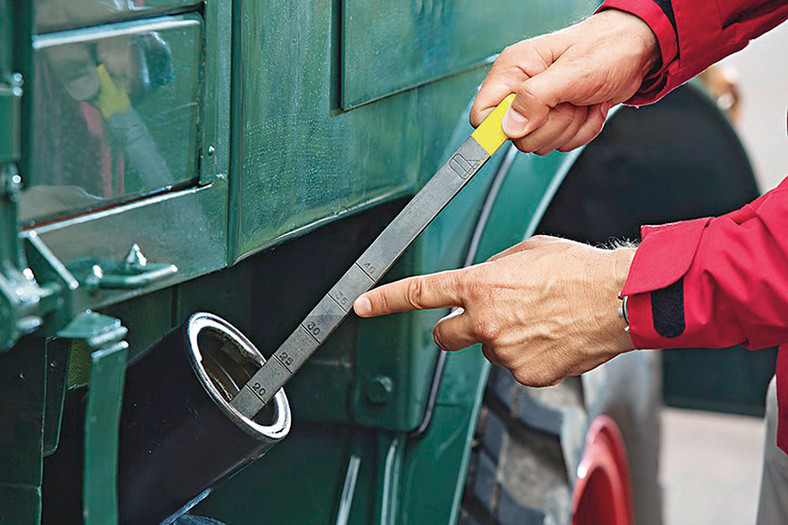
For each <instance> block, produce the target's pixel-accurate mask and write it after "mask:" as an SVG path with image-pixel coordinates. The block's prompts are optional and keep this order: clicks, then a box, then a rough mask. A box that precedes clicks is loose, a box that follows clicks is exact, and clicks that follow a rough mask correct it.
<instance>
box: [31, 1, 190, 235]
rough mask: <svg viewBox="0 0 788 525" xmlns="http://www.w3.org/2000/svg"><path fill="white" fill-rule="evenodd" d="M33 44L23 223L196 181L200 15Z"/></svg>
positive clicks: (59, 36) (39, 39) (74, 33)
mask: <svg viewBox="0 0 788 525" xmlns="http://www.w3.org/2000/svg"><path fill="white" fill-rule="evenodd" d="M34 47H35V50H36V51H35V55H34V62H35V70H36V78H37V82H36V83H35V85H34V86H33V89H32V92H31V96H32V97H33V98H34V99H35V102H34V107H35V109H34V115H33V122H32V129H33V142H32V148H31V152H30V163H29V171H28V172H26V173H25V174H24V182H25V189H24V191H23V192H22V196H21V200H20V212H19V214H20V220H21V221H22V222H29V221H41V220H42V219H51V218H52V217H53V216H58V215H63V214H64V213H65V214H68V213H70V214H72V215H73V214H74V213H75V212H77V211H82V210H86V209H91V208H101V207H106V206H108V205H110V204H112V203H115V202H118V201H120V200H124V199H125V200H128V199H129V198H131V197H134V196H139V195H142V194H146V193H152V192H155V191H161V190H163V189H167V188H169V187H171V186H178V185H183V184H185V183H187V182H188V181H192V180H196V179H197V176H198V173H197V162H198V152H197V139H198V137H197V123H198V117H199V98H200V95H201V88H200V76H201V72H200V69H201V63H202V60H203V57H202V48H203V35H202V18H201V17H199V16H197V15H185V16H176V17H165V18H156V19H152V20H146V21H144V22H130V23H119V24H113V25H106V26H98V27H91V28H88V29H80V30H73V31H63V32H58V33H51V34H47V35H44V36H39V37H36V38H35V41H34Z"/></svg>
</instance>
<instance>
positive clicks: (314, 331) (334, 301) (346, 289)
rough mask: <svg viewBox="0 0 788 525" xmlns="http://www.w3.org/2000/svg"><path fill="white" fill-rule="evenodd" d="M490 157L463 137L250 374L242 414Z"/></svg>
mask: <svg viewBox="0 0 788 525" xmlns="http://www.w3.org/2000/svg"><path fill="white" fill-rule="evenodd" d="M489 159H490V154H489V153H487V151H486V150H485V149H484V148H483V147H482V146H481V145H479V143H478V142H477V141H476V139H474V138H473V137H469V138H468V140H466V141H465V142H463V144H462V146H460V147H459V149H458V150H457V151H456V152H455V153H454V154H453V155H452V156H451V158H449V160H448V161H447V162H446V163H445V164H444V165H443V166H441V168H440V169H439V170H438V172H437V173H435V175H433V177H432V178H431V179H430V180H429V181H428V182H427V184H426V185H425V186H424V187H423V188H422V189H421V191H419V192H418V193H417V194H416V195H415V196H414V197H413V199H411V201H410V202H409V203H408V204H407V206H405V207H404V208H403V209H402V211H401V212H399V214H398V215H397V216H396V217H395V218H394V220H393V221H391V223H390V224H389V225H388V226H386V228H385V229H384V230H383V231H382V232H381V234H380V235H379V236H378V237H377V239H375V241H374V242H373V243H372V244H371V245H370V246H369V248H367V249H366V250H365V251H364V253H363V254H361V257H359V258H358V259H357V260H356V262H355V263H353V265H352V266H351V267H350V268H349V269H348V271H347V272H345V275H343V276H342V277H341V278H340V279H339V281H337V283H336V284H335V285H334V286H333V287H332V288H331V290H329V291H328V293H327V294H326V295H325V296H324V297H323V298H322V299H321V300H320V302H318V303H317V306H315V308H314V309H313V310H312V311H311V312H309V315H307V316H306V318H305V319H304V320H303V321H301V324H299V325H298V327H297V328H296V329H295V331H293V333H292V334H290V336H288V338H287V339H285V342H284V343H282V345H281V346H280V347H279V348H278V349H277V350H276V352H274V355H273V356H272V357H271V359H269V360H268V361H266V362H265V364H264V365H263V366H262V367H261V368H260V369H259V370H258V371H257V372H256V373H255V374H254V375H253V376H252V378H251V379H249V381H248V382H247V383H246V384H245V385H244V386H243V387H242V388H241V391H240V392H238V394H237V395H236V396H235V398H233V400H232V402H231V403H230V404H231V405H232V406H233V407H234V408H235V409H236V410H238V412H240V413H241V414H243V415H244V416H246V417H248V418H252V417H254V416H255V415H256V414H257V412H259V411H260V409H261V408H263V405H265V404H266V403H267V402H268V401H270V400H271V399H272V398H273V397H274V395H275V394H276V392H277V391H278V390H279V389H280V388H282V387H283V386H284V385H285V383H287V381H289V380H290V378H291V377H293V375H294V374H295V373H296V372H297V371H298V369H299V368H301V366H302V365H303V364H304V363H305V362H306V360H307V359H309V358H310V357H311V356H312V354H314V353H315V351H316V350H317V349H318V347H319V346H320V345H321V344H323V342H324V341H325V340H326V339H327V338H328V336H329V335H331V333H332V332H333V331H334V330H336V328H337V327H338V326H339V324H340V323H341V322H342V321H343V320H344V319H345V317H347V315H348V314H349V313H350V311H351V310H352V309H353V302H354V301H355V300H356V298H357V297H358V296H360V295H361V294H363V293H364V292H366V291H368V290H369V289H371V288H372V287H373V286H375V284H377V283H378V281H380V279H381V278H382V277H383V275H384V274H385V273H386V272H387V271H388V270H389V268H391V266H392V265H393V264H394V263H395V262H396V261H397V259H399V257H400V256H401V255H402V253H403V252H404V251H405V250H406V249H407V248H408V246H410V245H411V244H412V243H413V241H414V240H415V239H416V237H418V235H419V234H420V233H421V232H422V231H424V228H426V227H427V225H429V223H431V222H432V220H433V219H434V218H435V217H436V216H437V215H438V213H440V211H441V210H442V209H443V208H445V207H446V205H447V204H448V203H449V202H450V201H451V200H452V198H454V196H455V195H457V193H459V191H460V190H461V189H462V188H463V187H464V186H465V185H466V184H467V183H468V181H469V180H470V179H471V178H472V177H473V176H474V175H475V174H476V173H477V172H478V171H479V170H480V169H481V168H482V166H484V164H485V163H486V162H487V161H488V160H489Z"/></svg>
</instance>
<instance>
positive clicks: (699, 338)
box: [600, 0, 788, 452]
mask: <svg viewBox="0 0 788 525" xmlns="http://www.w3.org/2000/svg"><path fill="white" fill-rule="evenodd" d="M605 8H616V9H621V10H624V11H628V12H630V13H633V14H635V15H637V16H639V17H640V18H642V19H643V20H644V21H645V22H646V23H647V24H648V25H649V27H651V29H652V31H654V34H655V35H656V36H657V40H658V41H659V48H660V51H661V53H662V62H661V65H660V67H659V69H658V71H656V72H655V73H654V74H653V75H650V77H649V78H648V79H646V81H644V83H643V86H642V87H641V89H640V91H639V92H638V93H637V94H636V95H635V96H634V97H633V98H632V99H631V100H630V101H628V102H629V103H632V104H635V105H640V104H649V103H651V102H654V101H656V100H658V99H659V98H660V97H662V96H663V95H665V94H666V93H668V92H669V91H670V90H672V89H674V88H676V87H677V86H679V85H681V84H683V83H684V82H686V81H687V80H688V79H690V78H692V77H693V76H695V75H696V74H698V73H700V72H701V71H703V70H704V69H705V68H706V67H708V66H709V65H711V64H713V63H714V62H716V61H717V60H719V59H721V58H723V57H724V56H726V55H729V54H731V53H733V52H735V51H738V50H740V49H742V48H743V47H744V46H746V45H747V43H748V42H749V40H750V39H752V38H755V37H757V36H759V35H761V34H763V33H765V32H766V31H768V30H769V29H772V28H773V27H775V26H777V25H778V24H780V23H781V22H783V21H784V20H786V19H788V0H778V1H763V0H760V1H759V0H672V1H671V0H607V1H605V2H604V3H603V4H602V7H601V8H600V9H605ZM786 170H788V166H786ZM641 235H642V238H643V241H642V243H641V244H640V246H639V247H638V250H637V252H636V253H635V258H634V260H633V262H632V267H631V269H630V271H629V276H628V278H627V282H626V284H625V286H624V289H623V291H622V294H623V295H626V296H628V297H629V299H628V313H629V322H630V329H631V332H630V333H631V336H632V342H633V343H634V344H635V346H636V347H637V348H682V347H709V348H711V347H718V348H722V347H728V346H732V345H735V344H743V345H745V346H746V347H748V348H751V349H757V348H765V347H771V346H775V345H778V344H781V345H783V346H781V348H780V351H779V354H778V358H777V396H778V404H779V406H780V417H779V425H778V431H777V443H778V445H779V446H780V448H781V449H783V451H786V452H788V344H786V343H788V179H786V180H783V182H782V183H781V184H780V186H778V187H777V188H776V189H774V190H772V191H770V192H768V193H767V194H765V195H763V196H761V197H760V198H758V199H756V200H755V201H754V202H752V203H750V204H748V205H746V206H744V207H743V208H741V209H740V210H736V211H734V212H732V213H729V214H727V215H723V216H721V217H716V218H711V217H710V218H705V219H696V220H692V221H684V222H677V223H673V224H665V225H662V226H644V227H643V228H642V230H641Z"/></svg>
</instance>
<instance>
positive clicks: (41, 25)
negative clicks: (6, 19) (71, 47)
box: [35, 0, 201, 33]
mask: <svg viewBox="0 0 788 525" xmlns="http://www.w3.org/2000/svg"><path fill="white" fill-rule="evenodd" d="M200 3H201V2H200V1H199V0H145V2H136V1H134V0H38V1H36V9H37V12H36V20H35V23H36V30H37V31H38V32H39V33H45V32H51V31H57V30H62V29H70V28H74V27H84V26H88V25H96V24H100V23H104V22H115V21H118V20H129V19H133V18H139V17H143V16H150V15H152V14H157V13H161V12H164V11H168V10H173V9H178V8H181V9H182V8H184V7H189V6H196V5H199V4H200Z"/></svg>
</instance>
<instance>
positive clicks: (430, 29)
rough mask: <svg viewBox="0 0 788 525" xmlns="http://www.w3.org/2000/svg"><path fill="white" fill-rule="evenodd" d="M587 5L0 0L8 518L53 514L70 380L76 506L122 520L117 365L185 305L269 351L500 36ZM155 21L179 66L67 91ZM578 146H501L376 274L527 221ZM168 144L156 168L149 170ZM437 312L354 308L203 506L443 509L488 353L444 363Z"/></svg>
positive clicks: (538, 211)
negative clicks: (146, 78)
mask: <svg viewBox="0 0 788 525" xmlns="http://www.w3.org/2000/svg"><path fill="white" fill-rule="evenodd" d="M107 6H109V7H107ZM594 7H595V4H594V2H588V1H582V0H561V1H555V0H550V1H548V0H531V1H528V2H523V1H519V0H518V1H515V0H495V1H494V2H486V3H480V2H472V1H470V0H461V1H457V2H448V1H441V0H423V1H422V0H419V1H413V2H396V3H391V2H383V1H382V0H374V1H372V0H367V1H361V0H331V1H323V2H307V1H294V2H281V1H276V0H235V1H232V0H214V1H206V2H197V1H194V0H180V1H178V0H147V1H146V2H144V3H142V2H140V3H139V4H135V3H134V2H125V1H124V2H111V1H107V2H102V1H100V0H82V1H80V2H71V3H68V2H61V1H60V0H39V1H15V0H0V174H1V175H2V188H3V189H2V192H3V197H2V201H1V202H0V207H1V208H2V211H0V213H2V222H0V259H1V260H2V271H0V273H2V277H1V278H0V296H1V297H0V342H2V344H3V346H4V348H5V350H4V351H3V353H2V354H0V363H2V365H1V366H0V432H1V433H2V437H0V523H14V524H16V523H31V524H32V523H38V522H39V521H40V519H41V515H42V490H43V492H45V491H46V489H47V486H46V483H44V482H43V479H44V477H43V474H42V472H45V458H46V457H48V456H50V455H52V454H53V453H54V452H55V451H56V449H57V445H58V439H59V435H60V427H61V420H62V418H63V417H66V418H67V417H68V413H66V414H63V406H64V398H66V397H67V392H69V391H75V390H78V389H83V390H84V389H85V388H87V390H86V391H87V404H86V409H85V410H86V415H85V419H84V423H81V424H83V425H84V461H83V479H82V481H81V483H82V489H81V490H82V502H81V505H82V508H83V516H84V521H85V523H90V524H94V523H95V524H111V523H116V522H117V521H118V515H117V496H116V489H115V487H116V467H117V458H118V421H119V418H120V409H121V404H122V396H123V384H124V373H125V369H126V366H127V364H128V362H129V361H130V360H133V359H134V358H135V357H136V356H137V355H139V354H140V353H141V352H143V351H144V350H145V349H146V348H148V347H149V346H150V345H151V344H152V343H154V342H155V341H157V340H158V339H160V338H161V337H162V336H163V335H164V334H165V333H166V332H167V331H169V330H170V329H171V328H172V327H174V326H176V325H178V324H179V323H181V322H182V321H183V320H184V319H185V318H186V317H187V316H188V315H189V314H191V313H192V312H195V311H199V310H201V311H208V312H213V313H216V314H218V315H220V316H222V317H224V318H226V319H227V320H229V321H230V322H231V323H233V324H234V325H235V326H237V327H238V328H239V329H240V330H241V331H243V332H244V333H246V335H247V336H248V337H249V338H250V339H251V340H252V341H253V342H254V343H255V344H256V345H257V346H258V347H259V348H260V349H261V350H262V351H263V353H264V354H270V353H271V352H272V351H273V350H274V349H275V347H276V345H277V344H278V343H279V342H281V340H282V339H283V338H284V337H285V336H286V334H287V333H288V332H289V331H290V330H292V328H293V327H294V326H295V325H296V324H297V323H298V321H299V320H300V319H301V317H302V316H303V315H304V314H305V313H306V312H307V311H308V310H309V308H310V307H311V306H312V305H313V304H314V303H316V301H317V300H318V299H319V298H320V297H321V296H322V295H323V294H324V293H325V292H326V291H327V289H328V288H329V287H330V285H331V284H332V283H333V282H334V281H335V280H336V279H337V278H338V277H339V276H340V275H341V274H342V273H343V271H344V270H345V268H346V267H347V266H348V265H349V264H350V263H351V262H352V261H353V260H354V259H355V257H356V256H357V255H358V254H359V253H360V252H361V250H363V248H364V247H365V245H366V244H367V243H369V242H370V241H371V240H372V239H373V238H374V236H375V235H376V234H377V233H378V232H379V231H380V229H382V227H383V226H384V225H385V224H386V222H387V221H388V220H390V219H391V218H392V217H393V216H394V214H395V213H396V211H397V210H398V209H399V208H400V207H401V206H402V205H403V204H404V202H405V201H406V199H407V198H408V196H410V195H412V194H414V193H415V192H416V191H417V190H418V189H419V188H420V187H421V185H423V184H424V182H425V181H426V180H427V179H428V177H429V176H430V175H431V174H432V173H434V172H435V170H436V169H437V168H438V167H439V166H440V164H441V163H442V162H443V161H444V160H445V159H446V157H447V155H448V154H449V153H450V152H451V151H453V150H454V149H455V148H456V147H457V146H458V145H459V144H460V143H461V141H462V140H463V139H464V138H465V137H467V135H469V134H470V132H471V131H472V129H471V127H470V125H469V124H468V117H467V115H468V109H469V104H470V101H471V100H472V99H473V96H474V94H475V89H476V87H477V86H478V85H479V83H480V82H481V80H482V79H483V78H484V76H485V74H486V72H487V70H488V68H489V65H490V64H491V57H493V56H494V55H495V54H496V53H497V52H499V51H500V50H501V49H502V48H503V47H505V46H506V45H507V44H509V43H511V42H514V41H517V40H519V39H521V38H523V37H526V36H533V35H537V34H541V33H544V32H547V31H551V30H555V29H558V28H560V27H562V26H565V25H567V24H569V23H570V22H572V21H574V20H577V19H579V18H580V17H582V16H583V15H585V14H588V13H590V12H591V11H592V10H593V8H594ZM152 34H153V35H156V36H157V37H158V38H159V39H160V40H161V41H163V42H165V43H166V45H167V47H169V49H170V51H171V55H170V57H169V63H170V67H171V72H170V73H171V74H169V76H168V78H167V80H166V81H163V80H162V81H161V82H160V84H161V85H159V86H156V88H157V89H153V88H148V89H147V90H146V89H142V90H141V93H140V94H138V96H136V97H135V96H132V97H131V101H130V102H129V106H128V107H127V108H126V109H125V112H124V111H121V112H119V113H115V114H113V115H110V116H106V115H104V114H103V113H102V112H101V111H100V110H101V109H102V108H101V107H99V104H98V103H97V102H96V98H95V97H92V96H91V97H85V96H83V95H82V93H83V92H88V93H90V90H91V89H92V88H91V85H90V81H89V80H90V78H92V74H93V73H92V72H91V73H90V74H89V75H88V74H87V73H86V74H85V75H83V76H79V75H76V74H73V71H74V70H76V69H78V68H79V67H85V63H86V62H87V63H88V64H92V65H93V66H98V65H99V64H101V63H102V60H103V58H102V57H107V56H108V57H110V58H111V57H112V53H113V50H112V45H111V44H112V43H113V42H118V41H121V42H129V41H133V42H136V43H139V42H142V44H139V45H143V46H144V45H153V46H154V47H155V46H156V45H157V43H156V42H155V41H154V42H153V43H151V38H150V36H146V35H152ZM124 39H125V40H124ZM154 40H155V39H154ZM105 44H107V45H105ZM105 48H106V49H105ZM159 50H161V48H159ZM105 52H106V53H107V54H106V55H103V54H102V53H105ZM85 57H87V58H85ZM110 58H107V59H106V60H107V64H108V67H109V60H110ZM159 66H161V64H159ZM153 69H155V67H153ZM159 69H161V67H160V68H159ZM164 69H167V68H164ZM162 74H163V75H164V76H167V74H166V72H165V73H162ZM86 77H90V78H88V80H86V79H85V78H86ZM86 86H87V87H86ZM96 89H99V90H101V89H104V88H103V87H99V88H96ZM120 114H125V115H127V116H129V115H131V116H132V117H134V118H138V119H139V120H141V121H142V122H143V123H144V124H145V127H146V128H147V131H148V132H149V136H147V137H148V138H143V139H139V140H141V141H143V142H142V143H141V144H142V146H143V147H142V150H143V151H147V154H142V155H140V154H139V153H136V154H133V153H131V151H132V147H135V148H137V151H138V152H139V149H140V143H139V142H138V143H137V144H136V146H132V145H131V143H130V142H125V143H124V142H123V139H120V138H119V135H118V134H119V133H120V134H122V133H123V130H124V129H127V128H113V126H114V125H115V124H113V122H112V119H113V118H114V117H117V116H118V115H120ZM129 118H131V117H129ZM80 122H81V123H80ZM85 122H89V123H90V125H92V126H94V127H95V126H99V127H101V129H102V130H103V131H101V132H97V131H95V129H94V130H92V131H91V130H90V129H87V128H89V127H90V126H89V125H86V124H85ZM102 126H103V127H102ZM118 129H121V131H120V132H118V131H117V130H118ZM102 133H103V135H102ZM112 133H115V135H113V136H110V135H111V134H112ZM107 137H109V138H107ZM146 141H147V142H146ZM91 148H93V150H95V151H99V154H95V155H94V154H93V153H90V151H91ZM145 148H147V150H146V149H145ZM124 150H126V151H125V155H124ZM90 155H93V157H91V156H90ZM134 155H136V157H135V156H134ZM577 156H578V153H571V154H560V153H554V154H550V155H547V156H544V157H537V156H527V155H522V154H515V152H514V151H513V150H512V149H510V148H504V151H501V152H499V153H498V154H497V155H496V156H495V157H494V159H493V160H492V161H491V162H490V163H489V165H488V166H487V167H485V169H484V171H483V172H482V173H480V174H479V175H478V176H477V177H476V179H475V180H473V181H472V182H471V183H470V184H469V186H468V187H467V188H466V189H465V190H463V192H462V193H461V194H460V195H459V196H458V197H457V198H456V199H455V200H454V201H453V202H452V203H451V204H450V205H449V206H448V207H447V208H446V209H445V210H444V211H443V212H442V213H441V215H440V216H439V217H438V218H437V219H436V220H435V221H434V223H433V224H432V225H430V226H429V227H428V229H427V230H426V231H425V232H424V233H423V234H422V235H421V236H420V237H419V239H418V240H417V241H416V243H415V244H414V245H413V246H412V247H411V248H410V249H409V250H408V252H407V253H406V254H405V256H404V257H403V258H402V259H401V260H400V261H399V262H398V263H397V265H396V266H395V268H394V269H393V270H392V271H391V272H390V274H389V277H388V278H390V279H394V278H397V277H402V276H406V275H412V274H419V273H425V272H434V271H439V270H444V269H450V268H457V267H459V266H462V265H463V264H465V263H468V262H480V261H483V260H485V259H486V258H487V257H489V256H491V255H493V254H494V253H496V252H498V251H500V250H502V249H504V248H506V247H508V246H510V245H512V244H514V243H516V242H518V241H520V240H522V239H523V238H525V237H527V236H529V235H531V234H532V233H533V232H534V231H535V229H536V228H537V225H538V224H539V220H540V218H541V217H542V214H543V213H544V211H545V209H546V208H547V206H548V204H549V203H550V200H551V199H552V197H553V195H554V194H555V192H556V191H557V189H558V187H559V185H560V183H561V181H562V180H563V178H564V176H565V175H566V173H567V172H568V170H569V169H570V167H571V166H572V165H573V163H574V162H575V160H576V159H577ZM94 157H95V158H94ZM156 162H160V164H159V165H160V166H161V165H162V164H161V163H162V162H163V165H164V168H165V169H166V172H167V177H165V179H164V180H161V179H151V178H150V177H146V173H145V171H146V169H145V167H146V166H150V164H149V163H156ZM97 166H99V167H100V169H99V167H97ZM91 170H92V171H91ZM20 177H21V178H20ZM134 246H136V247H138V249H139V250H140V251H141V253H142V254H144V257H145V258H146V259H147V261H148V264H147V265H145V266H141V265H140V264H136V265H135V263H134V258H133V257H132V258H131V259H129V257H128V256H129V254H130V252H131V255H132V256H133V255H134V250H133V247H134ZM469 254H470V256H469ZM137 263H139V258H138V259H137ZM444 314H445V312H422V313H418V314H402V315H396V316H391V317H388V318H384V319H375V320H365V321H363V322H359V320H358V319H355V318H352V319H348V320H347V321H346V322H345V323H344V324H343V326H342V327H341V328H340V329H339V330H338V331H337V332H336V333H335V334H334V335H333V336H332V337H331V339H330V340H329V341H328V342H327V343H326V344H325V345H324V347H323V348H321V349H320V351H319V352H318V353H317V354H316V356H315V357H314V358H313V359H312V360H311V361H310V362H309V363H307V365H306V366H305V367H304V368H303V369H302V370H301V371H300V372H299V374H298V375H297V376H296V378H295V379H294V380H293V381H292V382H291V383H290V384H288V386H287V388H286V391H287V393H288V396H289V399H290V403H291V406H292V411H293V414H294V425H293V430H292V432H291V434H290V436H289V437H288V438H287V439H285V440H284V441H283V442H282V443H281V444H279V445H278V446H277V447H276V448H274V449H273V450H272V451H271V452H270V453H268V454H267V455H266V456H265V457H263V458H262V459H260V460H258V461H256V462H254V463H253V464H251V465H249V466H248V467H247V468H245V469H244V470H242V471H241V472H240V473H239V474H237V475H235V476H234V477H233V478H231V479H230V480H229V481H226V482H224V483H222V484H221V485H219V486H217V487H215V488H214V490H213V492H212V493H211V494H210V495H209V496H208V497H207V498H205V499H204V500H202V501H201V502H200V503H199V504H198V506H197V507H196V508H195V509H194V512H195V513H197V514H200V515H205V516H210V517H212V518H215V519H218V520H222V521H224V522H226V523H228V524H242V523H250V524H251V523H261V522H266V523H267V522H271V523H381V524H384V523H385V524H394V523H454V522H455V521H456V520H457V518H458V515H459V512H460V503H461V500H462V496H463V489H464V479H465V476H466V472H467V468H468V462H469V457H470V449H471V442H472V440H473V436H474V431H475V427H476V420H477V417H478V413H479V409H480V406H481V400H482V397H483V393H484V389H485V384H486V381H487V375H488V373H489V366H488V364H487V362H486V361H485V360H484V358H483V356H482V355H481V352H479V351H478V349H477V348H471V349H467V350H465V351H462V352H458V353H454V354H451V355H449V356H448V357H447V359H446V362H445V364H444V367H443V371H442V375H441V377H440V381H439V382H437V383H436V382H435V381H434V375H435V368H436V363H437V362H438V356H439V351H438V349H437V348H436V347H435V345H434V343H433V342H432V335H431V334H432V326H433V325H434V323H435V321H436V320H437V319H439V318H440V316H442V315H444ZM174 387H175V386H174ZM433 388H436V389H437V390H435V392H434V395H433V403H431V402H430V397H431V396H430V393H431V391H432V390H433ZM428 407H429V409H428ZM66 412H67V411H66ZM427 412H429V414H427ZM425 417H426V423H428V425H426V424H425ZM422 426H423V427H424V428H421V430H420V432H419V435H418V436H415V437H414V435H413V433H414V431H416V430H417V429H420V427H422ZM196 460H198V459H196ZM42 487H43V489H42ZM44 514H46V509H44Z"/></svg>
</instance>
